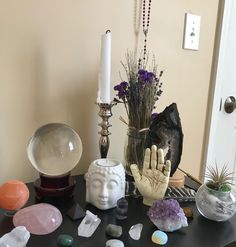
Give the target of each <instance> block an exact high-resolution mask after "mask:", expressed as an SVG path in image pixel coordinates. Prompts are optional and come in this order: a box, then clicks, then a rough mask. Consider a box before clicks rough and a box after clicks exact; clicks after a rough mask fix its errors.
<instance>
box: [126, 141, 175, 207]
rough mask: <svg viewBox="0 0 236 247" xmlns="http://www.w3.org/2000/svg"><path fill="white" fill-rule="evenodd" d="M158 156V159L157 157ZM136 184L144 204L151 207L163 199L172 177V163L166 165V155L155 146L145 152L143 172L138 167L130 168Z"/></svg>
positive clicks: (132, 166) (168, 161)
mask: <svg viewBox="0 0 236 247" xmlns="http://www.w3.org/2000/svg"><path fill="white" fill-rule="evenodd" d="M157 156H158V157H157ZM130 169H131V172H132V174H133V177H134V180H135V184H136V186H137V188H138V190H139V192H140V193H141V195H142V196H143V204H145V205H148V206H151V205H152V203H153V202H154V201H155V200H159V199H160V200H161V199H163V197H164V195H165V192H166V189H167V186H168V183H169V177H170V169H171V162H170V160H167V161H166V164H164V153H163V150H162V149H158V151H157V147H156V146H155V145H153V146H152V147H151V150H150V148H147V149H146V151H145V156H144V162H143V172H142V173H141V172H140V171H139V169H138V167H137V165H135V164H132V165H131V166H130Z"/></svg>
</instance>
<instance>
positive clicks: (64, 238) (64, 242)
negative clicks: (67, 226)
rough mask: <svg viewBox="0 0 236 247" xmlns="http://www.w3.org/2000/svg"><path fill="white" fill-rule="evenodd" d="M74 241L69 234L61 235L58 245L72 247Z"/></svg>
mask: <svg viewBox="0 0 236 247" xmlns="http://www.w3.org/2000/svg"><path fill="white" fill-rule="evenodd" d="M73 242H74V239H73V238H72V237H71V236H70V235H67V234H61V235H59V236H58V238H57V244H58V246H60V247H70V246H72V244H73Z"/></svg>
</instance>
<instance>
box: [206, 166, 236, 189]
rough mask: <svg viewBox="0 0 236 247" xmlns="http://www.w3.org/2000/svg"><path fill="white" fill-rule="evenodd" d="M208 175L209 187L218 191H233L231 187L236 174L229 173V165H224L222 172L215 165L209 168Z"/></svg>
mask: <svg viewBox="0 0 236 247" xmlns="http://www.w3.org/2000/svg"><path fill="white" fill-rule="evenodd" d="M207 169H208V171H207V173H206V178H207V179H208V181H207V186H208V187H209V188H211V189H213V190H216V191H222V192H226V191H231V185H233V180H234V178H235V177H234V176H233V175H234V172H229V171H228V167H227V165H224V166H223V168H222V169H221V170H219V168H218V167H217V165H215V167H213V166H210V167H208V168H207Z"/></svg>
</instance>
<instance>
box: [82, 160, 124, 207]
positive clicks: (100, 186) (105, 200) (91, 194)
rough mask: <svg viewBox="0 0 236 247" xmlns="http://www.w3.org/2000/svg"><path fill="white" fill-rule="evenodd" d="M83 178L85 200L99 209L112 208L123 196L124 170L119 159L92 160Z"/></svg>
mask: <svg viewBox="0 0 236 247" xmlns="http://www.w3.org/2000/svg"><path fill="white" fill-rule="evenodd" d="M85 179H86V201H87V202H89V203H91V204H92V205H94V206H95V207H97V208H99V209H102V210H106V209H109V208H114V207H116V205H117V200H119V199H120V198H122V197H124V196H125V170H124V167H123V165H122V164H121V163H120V162H119V161H116V160H112V159H97V160H94V161H93V162H92V163H91V164H90V166H89V169H88V172H87V173H86V174H85Z"/></svg>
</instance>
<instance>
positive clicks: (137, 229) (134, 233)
mask: <svg viewBox="0 0 236 247" xmlns="http://www.w3.org/2000/svg"><path fill="white" fill-rule="evenodd" d="M142 229H143V224H141V223H139V224H136V225H133V226H131V227H130V230H129V235H130V237H131V238H132V239H134V240H139V239H140V236H141V232H142Z"/></svg>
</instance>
